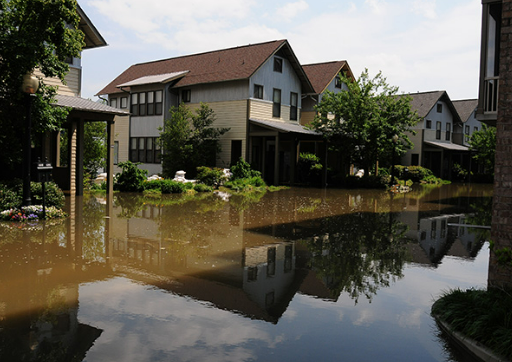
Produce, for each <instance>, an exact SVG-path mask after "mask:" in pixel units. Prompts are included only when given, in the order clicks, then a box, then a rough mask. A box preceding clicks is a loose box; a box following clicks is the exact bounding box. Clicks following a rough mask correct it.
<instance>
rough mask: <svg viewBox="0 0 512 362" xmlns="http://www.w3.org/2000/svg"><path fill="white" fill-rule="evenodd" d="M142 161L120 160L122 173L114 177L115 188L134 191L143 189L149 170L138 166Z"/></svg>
mask: <svg viewBox="0 0 512 362" xmlns="http://www.w3.org/2000/svg"><path fill="white" fill-rule="evenodd" d="M137 165H140V163H133V162H131V161H125V162H119V164H118V166H119V167H121V170H122V171H121V173H120V174H117V175H116V176H115V177H114V190H118V191H124V192H133V191H142V190H143V188H144V186H143V182H144V181H146V178H147V175H148V171H147V170H142V169H140V168H138V167H137Z"/></svg>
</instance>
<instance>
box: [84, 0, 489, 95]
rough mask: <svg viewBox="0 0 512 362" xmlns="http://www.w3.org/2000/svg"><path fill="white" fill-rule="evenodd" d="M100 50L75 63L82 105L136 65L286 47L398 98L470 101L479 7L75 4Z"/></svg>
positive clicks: (121, 0) (412, 0)
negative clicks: (258, 46)
mask: <svg viewBox="0 0 512 362" xmlns="http://www.w3.org/2000/svg"><path fill="white" fill-rule="evenodd" d="M79 4H80V6H81V7H82V9H83V10H84V11H85V12H86V14H87V15H88V16H89V18H90V19H91V21H92V22H93V24H94V25H95V26H96V28H97V29H98V30H99V32H100V33H101V34H102V35H103V37H104V38H105V40H106V41H107V43H108V44H109V45H108V46H107V47H104V48H98V49H91V50H86V51H84V52H83V55H82V65H83V69H84V70H83V85H82V97H85V98H91V99H95V97H94V95H95V94H96V93H97V92H98V91H99V90H101V89H102V88H103V87H104V86H105V85H107V84H108V83H109V82H110V81H112V80H113V79H114V78H115V77H117V76H118V75H119V74H120V73H122V72H123V71H124V70H125V69H126V68H128V67H129V66H130V65H132V64H135V63H141V62H146V61H152V60H157V59H165V58H172V57H176V56H180V55H187V54H194V53H202V52H205V51H211V50H216V49H224V48H230V47H235V46H242V45H246V44H253V43H259V42H265V41H271V40H278V39H288V41H289V42H290V44H291V46H292V48H293V50H294V51H295V55H296V56H297V58H298V59H299V61H300V62H301V63H302V64H310V63H319V62H325V61H333V60H346V61H348V64H349V65H350V67H351V69H352V71H353V72H354V74H355V75H356V76H359V75H360V74H361V72H362V71H363V70H364V69H365V68H368V70H369V72H370V74H371V75H375V74H377V73H378V72H379V71H382V73H383V75H384V76H385V77H386V78H387V80H388V83H389V84H391V85H394V86H398V87H399V89H400V92H404V93H409V92H418V91H419V92H423V91H433V90H446V91H447V92H448V94H449V96H450V98H451V99H452V100H455V99H468V98H477V95H478V94H477V91H478V74H479V60H480V55H479V52H480V28H481V4H480V0H353V1H349V0H348V1H347V0H338V1H332V0H314V1H313V0H297V1H295V0H291V1H281V0H274V1H270V0H215V1H212V0H179V1H177V0H143V1H141V0H79Z"/></svg>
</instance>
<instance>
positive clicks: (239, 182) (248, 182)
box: [224, 176, 266, 192]
mask: <svg viewBox="0 0 512 362" xmlns="http://www.w3.org/2000/svg"><path fill="white" fill-rule="evenodd" d="M224 186H225V187H227V188H229V189H231V190H233V191H238V192H239V191H251V190H253V189H254V188H263V187H266V184H265V181H263V179H262V178H261V177H260V176H254V177H250V178H243V179H236V180H232V181H228V182H226V183H225V185H224Z"/></svg>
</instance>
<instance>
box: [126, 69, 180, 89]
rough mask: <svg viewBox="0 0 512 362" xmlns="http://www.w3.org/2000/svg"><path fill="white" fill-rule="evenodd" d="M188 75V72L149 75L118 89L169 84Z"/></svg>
mask: <svg viewBox="0 0 512 362" xmlns="http://www.w3.org/2000/svg"><path fill="white" fill-rule="evenodd" d="M187 73H189V71H188V70H184V71H181V72H173V73H165V74H157V75H147V76H144V77H140V78H137V79H134V80H132V81H129V82H126V83H123V84H119V85H118V86H117V87H118V88H122V87H131V86H134V85H146V84H156V83H162V84H164V83H168V82H170V81H172V80H175V79H178V78H180V77H183V76H185V75H186V74H187Z"/></svg>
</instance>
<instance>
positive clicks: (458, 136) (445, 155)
mask: <svg viewBox="0 0 512 362" xmlns="http://www.w3.org/2000/svg"><path fill="white" fill-rule="evenodd" d="M409 96H410V97H411V98H412V100H411V107H412V109H413V110H415V111H416V112H417V113H418V115H419V116H420V117H421V121H420V122H418V123H417V125H416V126H415V127H413V130H414V131H416V134H415V135H413V134H412V133H411V134H410V135H409V139H410V140H411V142H412V143H413V144H414V148H413V149H411V150H408V151H407V153H406V154H405V155H403V156H402V159H401V164H403V165H410V166H423V167H426V168H429V169H430V170H432V172H433V173H434V174H435V175H436V176H438V177H441V178H445V179H451V170H452V167H453V164H454V163H460V162H462V160H465V159H468V158H469V148H468V147H467V146H465V145H464V144H463V140H462V126H463V122H462V120H461V118H460V116H459V113H458V112H457V109H456V108H455V106H454V105H453V102H452V101H451V99H450V97H449V96H448V93H446V92H445V91H432V92H421V93H411V94H409Z"/></svg>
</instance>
